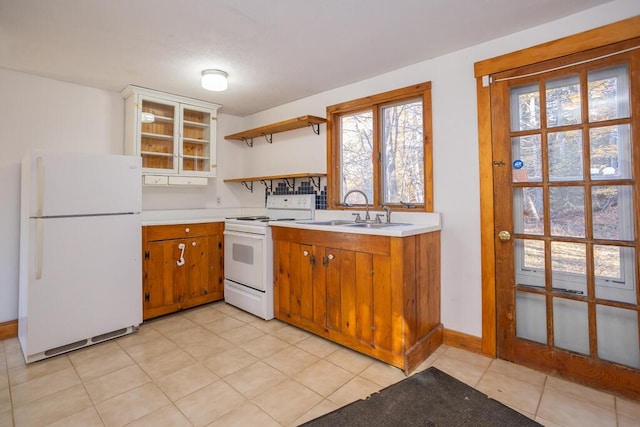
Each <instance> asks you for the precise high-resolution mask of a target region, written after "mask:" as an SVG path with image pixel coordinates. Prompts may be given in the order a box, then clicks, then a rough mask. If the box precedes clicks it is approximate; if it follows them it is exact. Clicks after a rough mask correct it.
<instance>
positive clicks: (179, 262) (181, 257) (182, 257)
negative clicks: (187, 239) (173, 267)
mask: <svg viewBox="0 0 640 427" xmlns="http://www.w3.org/2000/svg"><path fill="white" fill-rule="evenodd" d="M186 247H187V245H185V244H184V243H180V244H179V245H178V249H180V259H179V260H178V261H176V264H178V267H181V266H183V265H184V248H186Z"/></svg>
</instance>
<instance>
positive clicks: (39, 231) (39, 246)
mask: <svg viewBox="0 0 640 427" xmlns="http://www.w3.org/2000/svg"><path fill="white" fill-rule="evenodd" d="M43 227H44V224H43V221H42V219H41V218H37V219H36V280H40V279H42V261H43V259H42V257H43V247H44V242H43V241H42V240H43Z"/></svg>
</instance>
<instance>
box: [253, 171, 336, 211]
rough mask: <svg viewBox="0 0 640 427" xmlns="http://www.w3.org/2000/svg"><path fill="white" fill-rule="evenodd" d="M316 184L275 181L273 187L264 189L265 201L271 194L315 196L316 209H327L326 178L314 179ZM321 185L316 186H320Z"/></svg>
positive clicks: (303, 181) (301, 181) (299, 180)
mask: <svg viewBox="0 0 640 427" xmlns="http://www.w3.org/2000/svg"><path fill="white" fill-rule="evenodd" d="M313 180H314V182H313V183H312V181H310V180H305V179H301V178H298V179H288V180H274V181H273V182H272V186H270V187H269V186H266V185H265V189H264V197H265V201H266V198H267V196H269V195H271V194H315V195H316V209H327V185H326V180H325V179H324V178H316V177H314V178H313ZM318 183H319V185H316V184H318ZM318 187H320V188H318Z"/></svg>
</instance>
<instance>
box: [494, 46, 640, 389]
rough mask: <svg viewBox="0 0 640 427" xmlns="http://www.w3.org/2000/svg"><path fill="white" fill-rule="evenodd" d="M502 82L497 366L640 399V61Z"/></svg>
mask: <svg viewBox="0 0 640 427" xmlns="http://www.w3.org/2000/svg"><path fill="white" fill-rule="evenodd" d="M630 47H633V46H629V45H622V46H616V47H609V48H606V49H602V50H600V51H598V52H590V53H588V54H580V55H576V56H575V57H573V58H564V59H563V60H562V61H561V62H560V61H556V62H549V63H546V64H537V65H536V66H532V67H528V68H527V69H522V70H517V71H511V72H509V73H503V74H502V75H495V76H492V77H493V83H492V85H491V99H492V127H493V132H494V141H493V144H494V145H493V147H494V148H493V150H494V152H493V160H494V162H493V166H494V168H493V169H494V194H495V196H494V197H495V201H494V202H495V206H496V212H495V239H496V243H495V245H496V287H497V288H496V291H497V292H496V305H497V316H498V318H497V327H498V330H497V336H498V349H497V350H498V356H499V357H500V358H504V359H507V360H511V361H514V362H517V363H522V364H525V365H528V366H532V367H536V368H539V369H543V370H546V371H555V372H558V373H560V374H562V375H564V376H567V377H569V378H572V379H574V380H577V381H579V382H583V383H586V384H589V385H591V386H597V387H602V388H607V389H611V390H617V391H620V392H622V393H625V394H630V395H637V396H638V397H640V388H639V387H638V384H640V332H639V330H640V328H639V321H640V315H639V313H640V311H639V305H638V304H639V298H640V293H639V292H638V282H639V280H638V276H639V272H638V261H639V259H640V258H639V248H638V231H639V229H640V224H639V221H638V217H639V215H638V212H639V208H638V203H639V201H640V186H639V185H638V177H639V176H640V142H639V141H640V137H639V133H640V126H639V125H638V123H639V119H638V117H640V114H639V111H638V110H640V100H639V95H640V82H639V81H640V79H639V78H638V75H639V73H640V69H638V66H639V64H640V50H638V49H629V48H630Z"/></svg>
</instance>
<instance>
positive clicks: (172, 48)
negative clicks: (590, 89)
mask: <svg viewBox="0 0 640 427" xmlns="http://www.w3.org/2000/svg"><path fill="white" fill-rule="evenodd" d="M608 1H610V0H563V1H557V0H529V1H521V0H516V1H514V0H394V1H389V0H321V1H313V2H312V1H310V0H179V1H178V0H46V1H43V0H0V67H1V68H7V69H11V70H17V71H22V72H26V73H31V74H36V75H40V76H43V77H48V78H52V79H57V80H62V81H66V82H72V83H77V84H80V85H85V86H91V87H95V88H100V89H104V90H108V91H115V92H119V91H120V90H122V89H123V88H124V87H125V86H127V85H128V84H135V85H138V86H143V87H148V88H152V89H156V90H160V91H163V92H170V93H175V94H179V95H184V96H188V97H192V98H197V99H203V100H207V101H212V102H216V103H219V104H222V105H223V108H222V109H221V110H220V111H221V112H223V113H227V114H233V115H238V116H245V115H248V114H252V113H255V112H259V111H262V110H265V109H268V108H271V107H274V106H277V105H281V104H284V103H286V102H289V101H293V100H296V99H300V98H304V97H307V96H310V95H313V94H316V93H320V92H324V91H326V90H330V89H334V88H337V87H340V86H344V85H347V84H350V83H354V82H357V81H360V80H364V79H367V78H369V77H373V76H376V75H379V74H382V73H385V72H388V71H392V70H395V69H398V68H402V67H404V66H407V65H411V64H415V63H418V62H421V61H424V60H427V59H430V58H434V57H437V56H440V55H443V54H446V53H449V52H453V51H456V50H459V49H462V48H465V47H469V46H473V45H476V44H478V43H482V42H485V41H488V40H491V39H494V38H497V37H500V36H503V35H507V34H510V33H514V32H517V31H521V30H524V29H527V28H530V27H534V26H537V25H540V24H543V23H545V22H549V21H552V20H555V19H558V18H561V17H564V16H567V15H570V14H573V13H576V12H579V11H581V10H585V9H588V8H591V7H594V6H597V5H600V4H603V3H607V2H608ZM208 68H217V69H221V70H224V71H226V72H227V73H229V89H228V90H227V91H226V92H208V91H205V90H204V89H202V88H201V87H200V74H201V72H202V70H204V69H208Z"/></svg>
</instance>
